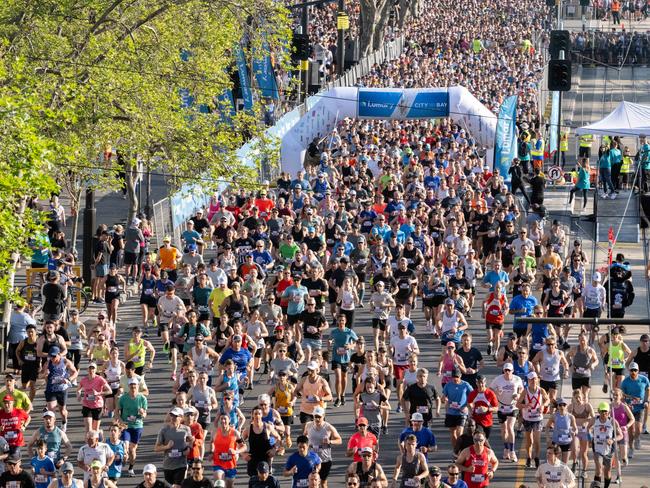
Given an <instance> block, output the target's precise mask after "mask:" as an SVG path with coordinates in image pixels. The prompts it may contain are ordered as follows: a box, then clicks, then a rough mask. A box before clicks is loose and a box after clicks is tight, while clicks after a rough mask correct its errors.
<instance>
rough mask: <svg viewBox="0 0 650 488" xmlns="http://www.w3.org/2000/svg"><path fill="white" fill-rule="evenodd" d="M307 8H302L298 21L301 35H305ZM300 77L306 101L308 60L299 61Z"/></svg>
mask: <svg viewBox="0 0 650 488" xmlns="http://www.w3.org/2000/svg"><path fill="white" fill-rule="evenodd" d="M308 8H309V7H308V6H307V5H304V6H303V7H302V17H301V19H300V27H301V29H302V32H301V34H303V35H307V34H308V31H307V27H308V24H309V12H308V10H307V9H308ZM300 77H301V80H302V90H303V93H304V97H303V100H305V101H306V100H307V96H308V95H309V60H308V59H301V60H300Z"/></svg>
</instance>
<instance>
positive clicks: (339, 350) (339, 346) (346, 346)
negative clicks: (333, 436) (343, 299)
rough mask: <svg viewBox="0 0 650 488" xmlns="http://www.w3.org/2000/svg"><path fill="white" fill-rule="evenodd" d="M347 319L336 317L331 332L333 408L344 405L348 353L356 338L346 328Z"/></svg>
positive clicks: (348, 363)
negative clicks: (333, 387) (333, 378)
mask: <svg viewBox="0 0 650 488" xmlns="http://www.w3.org/2000/svg"><path fill="white" fill-rule="evenodd" d="M346 323H347V318H346V316H345V315H342V314H341V315H339V316H338V317H336V329H334V330H332V332H331V334H330V339H331V340H332V370H333V371H334V375H335V378H336V381H335V384H334V386H335V390H336V391H335V397H336V398H335V400H334V406H335V407H338V406H339V405H345V389H346V387H347V385H348V366H349V365H350V351H351V350H352V349H353V348H354V343H355V342H356V341H357V339H358V336H357V334H356V333H355V332H354V331H353V330H352V329H348V328H347V327H346Z"/></svg>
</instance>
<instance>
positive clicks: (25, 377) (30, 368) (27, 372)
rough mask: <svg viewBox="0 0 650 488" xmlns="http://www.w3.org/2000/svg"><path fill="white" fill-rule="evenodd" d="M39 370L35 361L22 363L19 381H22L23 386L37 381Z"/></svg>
mask: <svg viewBox="0 0 650 488" xmlns="http://www.w3.org/2000/svg"><path fill="white" fill-rule="evenodd" d="M32 363H33V364H32ZM39 370H40V368H39V367H38V363H37V361H29V362H23V366H22V368H21V370H20V381H22V383H23V385H25V384H27V382H29V381H36V380H37V379H38V372H39Z"/></svg>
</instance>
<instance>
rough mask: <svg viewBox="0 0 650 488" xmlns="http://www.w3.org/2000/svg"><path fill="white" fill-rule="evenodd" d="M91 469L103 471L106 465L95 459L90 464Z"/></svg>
mask: <svg viewBox="0 0 650 488" xmlns="http://www.w3.org/2000/svg"><path fill="white" fill-rule="evenodd" d="M90 467H91V469H92V468H99V469H101V468H103V467H104V463H102V462H101V461H100V460H99V459H95V460H94V461H93V462H92V463H90Z"/></svg>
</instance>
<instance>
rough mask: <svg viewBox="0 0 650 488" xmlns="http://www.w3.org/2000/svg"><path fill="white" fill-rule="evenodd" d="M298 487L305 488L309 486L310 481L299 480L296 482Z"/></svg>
mask: <svg viewBox="0 0 650 488" xmlns="http://www.w3.org/2000/svg"><path fill="white" fill-rule="evenodd" d="M296 486H299V487H300V488H305V487H306V486H309V480H308V479H304V480H298V481H297V482H296Z"/></svg>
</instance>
